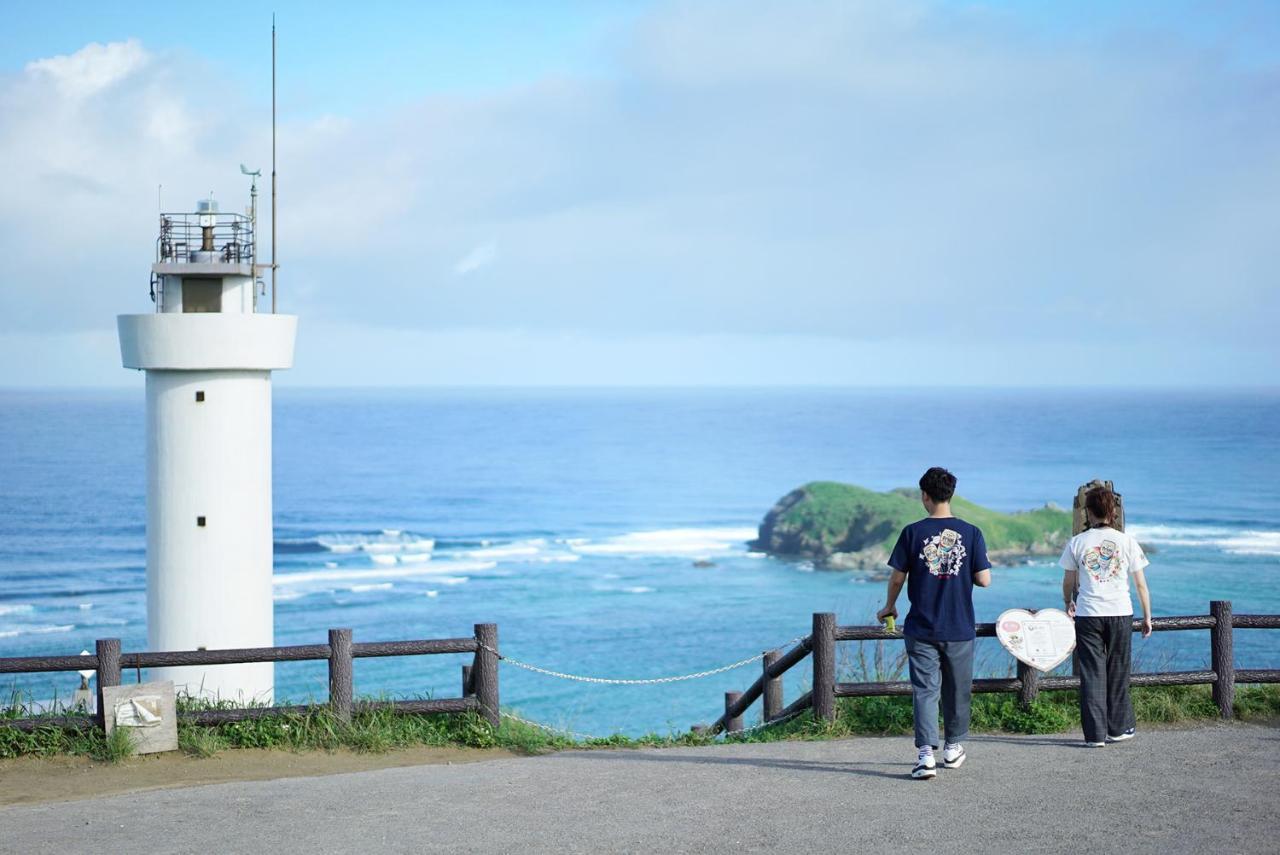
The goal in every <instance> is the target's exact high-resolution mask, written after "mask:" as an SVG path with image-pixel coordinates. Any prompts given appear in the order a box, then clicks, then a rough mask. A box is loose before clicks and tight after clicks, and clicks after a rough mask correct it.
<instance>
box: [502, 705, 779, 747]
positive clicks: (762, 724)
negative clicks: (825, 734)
mask: <svg viewBox="0 0 1280 855" xmlns="http://www.w3.org/2000/svg"><path fill="white" fill-rule="evenodd" d="M802 712H804V710H796V711H795V712H792V713H788V714H787V715H784V716H782V717H780V718H775V719H774V720H773V721H762V722H760V724H755V725H752V726H751V727H744V728H743V729H742V730H735V731H733V732H729V731H721V735H722V736H742V735H743V734H747V733H754V732H755V731H757V730H764V729H765V728H766V727H773V726H774V725H777V724H782V723H783V722H787V721H790V720H791V719H793V718H795V717H796V716H798V715H800V713H802ZM502 717H503V718H509V719H511V720H512V721H518V722H520V723H521V724H527V725H529V726H530V727H536V728H538V729H540V730H545V731H546V732H547V733H553V734H557V735H562V736H564V735H567V736H572V737H574V738H576V739H585V740H588V741H591V742H605V741H608V740H609V739H611V738H612V737H608V736H592V735H591V734H589V733H579V732H578V731H576V730H569V729H568V728H560V727H552V726H551V725H548V724H543V723H542V722H538V721H530V720H529V719H527V718H521V717H520V716H518V715H513V714H512V713H508V712H504V713H502Z"/></svg>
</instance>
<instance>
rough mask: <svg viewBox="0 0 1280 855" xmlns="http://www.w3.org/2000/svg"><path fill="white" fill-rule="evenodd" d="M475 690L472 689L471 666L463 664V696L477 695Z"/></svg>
mask: <svg viewBox="0 0 1280 855" xmlns="http://www.w3.org/2000/svg"><path fill="white" fill-rule="evenodd" d="M475 694H476V693H475V692H474V691H472V689H471V666H470V665H463V666H462V697H464V698H471V697H475Z"/></svg>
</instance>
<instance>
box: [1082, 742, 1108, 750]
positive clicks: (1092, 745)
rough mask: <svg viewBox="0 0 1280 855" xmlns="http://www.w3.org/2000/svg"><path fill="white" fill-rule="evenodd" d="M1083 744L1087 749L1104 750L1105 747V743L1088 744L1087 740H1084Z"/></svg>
mask: <svg viewBox="0 0 1280 855" xmlns="http://www.w3.org/2000/svg"><path fill="white" fill-rule="evenodd" d="M1084 744H1085V747H1087V748H1105V747H1106V745H1107V743H1105V742H1089V741H1088V740H1085V743H1084Z"/></svg>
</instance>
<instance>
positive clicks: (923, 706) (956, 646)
mask: <svg viewBox="0 0 1280 855" xmlns="http://www.w3.org/2000/svg"><path fill="white" fill-rule="evenodd" d="M906 642H907V662H908V664H909V665H910V667H911V702H912V708H913V710H914V713H915V724H916V747H917V748H924V747H925V746H926V745H928V746H930V747H933V748H938V747H939V745H940V743H939V742H938V695H939V693H941V695H942V724H943V728H944V730H945V731H946V736H947V742H952V743H955V742H960V741H962V740H963V739H964V738H965V737H967V736H968V735H969V698H970V695H971V694H972V693H973V641H972V640H969V641H924V640H923V639H918V638H912V637H911V636H909V635H908V636H906Z"/></svg>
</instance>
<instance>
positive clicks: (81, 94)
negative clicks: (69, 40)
mask: <svg viewBox="0 0 1280 855" xmlns="http://www.w3.org/2000/svg"><path fill="white" fill-rule="evenodd" d="M148 59H149V56H148V54H147V52H146V51H144V50H143V49H142V45H141V43H139V42H138V41H137V40H136V39H130V40H129V41H126V42H112V43H111V44H105V45H103V44H98V43H97V42H93V43H92V44H88V45H85V46H84V47H83V48H81V49H80V50H78V51H76V52H75V53H73V54H71V55H69V56H68V55H62V56H51V57H48V58H46V59H37V60H35V61H33V62H29V63H27V66H26V73H27V75H28V76H29V77H30V78H33V79H36V80H48V81H51V82H52V83H53V85H54V86H55V87H56V88H57V90H58V92H59V94H61V95H63V96H65V97H68V98H75V99H80V98H86V97H88V96H90V95H96V94H98V93H99V92H101V91H102V90H103V89H106V88H108V87H109V86H112V85H113V84H116V83H119V82H120V81H121V80H124V79H125V78H127V77H128V76H129V75H131V74H133V73H134V72H136V71H137V70H138V69H140V68H141V67H142V66H144V65H146V63H147V60H148Z"/></svg>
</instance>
